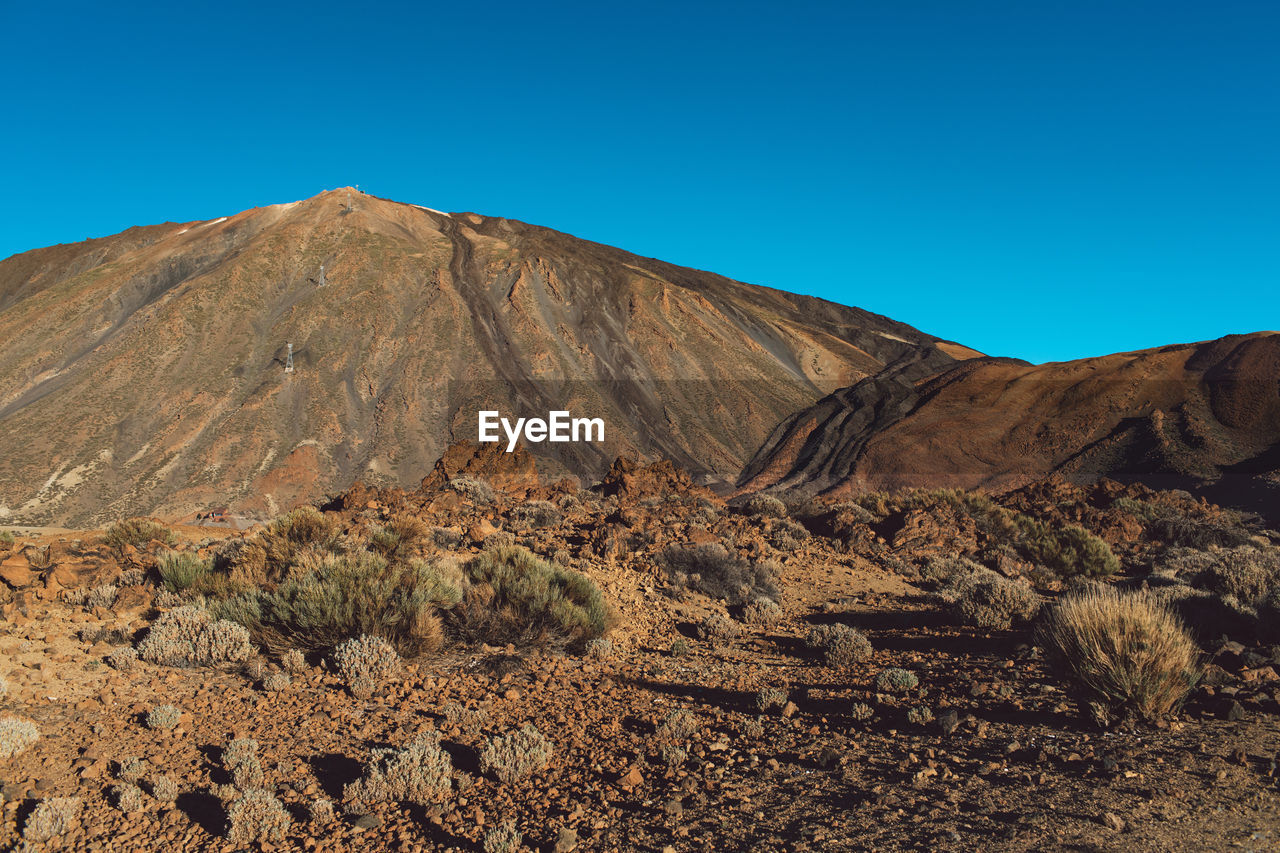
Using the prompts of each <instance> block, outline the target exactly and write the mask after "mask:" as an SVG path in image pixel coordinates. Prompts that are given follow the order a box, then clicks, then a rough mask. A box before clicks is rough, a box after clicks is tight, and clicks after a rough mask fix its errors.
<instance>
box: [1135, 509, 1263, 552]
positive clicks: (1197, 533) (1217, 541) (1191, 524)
mask: <svg viewBox="0 0 1280 853" xmlns="http://www.w3.org/2000/svg"><path fill="white" fill-rule="evenodd" d="M1146 532H1147V536H1148V537H1150V538H1152V539H1158V540H1160V541H1162V542H1164V543H1165V544H1167V545H1181V546H1185V547H1188V548H1200V549H1204V548H1210V547H1214V546H1225V547H1228V548H1230V547H1234V546H1238V545H1244V544H1247V543H1248V542H1249V539H1250V537H1251V536H1252V534H1251V533H1250V532H1249V530H1247V529H1245V528H1243V527H1240V526H1238V525H1236V524H1233V523H1231V520H1211V519H1205V518H1187V517H1185V516H1181V515H1177V514H1159V515H1157V516H1156V517H1155V518H1152V519H1150V520H1149V521H1148V523H1147V525H1146Z"/></svg>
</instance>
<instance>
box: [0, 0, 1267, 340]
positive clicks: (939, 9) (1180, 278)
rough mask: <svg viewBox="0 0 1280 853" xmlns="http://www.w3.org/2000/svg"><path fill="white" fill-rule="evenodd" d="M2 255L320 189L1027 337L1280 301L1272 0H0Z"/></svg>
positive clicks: (1190, 323) (967, 332)
mask: <svg viewBox="0 0 1280 853" xmlns="http://www.w3.org/2000/svg"><path fill="white" fill-rule="evenodd" d="M0 33H3V36H0V48H2V49H0V80H3V83H0V87H2V88H0V92H3V104H4V114H5V117H6V122H5V124H6V127H5V129H4V131H3V133H0V162H3V163H4V164H5V169H4V172H5V183H6V184H7V189H8V199H7V203H6V204H4V206H3V212H0V256H7V255H9V254H12V253H15V252H19V251H24V250H26V249H30V248H34V247H37V246H43V245H48V244H51V243H59V242H70V241H75V240H81V239H84V238H86V237H91V236H101V235H105V234H110V233H114V232H117V231H120V230H123V229H124V228H126V227H128V226H130V225H135V224H148V223H154V222H161V221H165V220H174V221H178V220H190V219H205V218H213V217H218V216H223V215H226V214H230V213H234V212H236V211H239V210H242V209H244V208H248V207H253V206H257V205H262V204H270V203H275V202H281V201H292V200H294V199H298V198H305V197H307V196H311V195H314V194H315V193H317V192H320V191H321V190H324V189H328V188H333V187H337V186H342V185H346V184H360V186H361V188H363V189H366V190H368V191H369V192H372V193H374V194H377V195H381V196H386V197H389V198H394V199H397V200H400V201H408V202H415V203H419V204H425V205H427V206H430V207H435V208H440V209H444V210H474V211H477V212H480V213H486V214H492V215H502V216H508V217H512V218H516V219H523V220H526V221H529V222H534V223H538V224H541V225H548V226H551V227H553V228H557V229H559V230H562V231H567V232H569V233H572V234H576V235H578V236H581V237H586V238H589V239H593V240H598V241H601V242H604V243H610V244H613V245H617V246H621V247H623V248H626V249H629V250H631V251H634V252H637V253H640V254H643V255H649V256H654V257H659V258H662V259H664V260H669V261H672V262H675V263H680V264H685V265H688V266H694V267H699V268H702V269H710V270H714V271H716V272H720V273H723V274H725V275H729V276H732V277H734V278H738V279H742V280H744V281H749V282H753V283H758V284H768V285H771V286H774V287H779V288H783V289H786V290H793V291H798V292H803V293H811V294H815V295H818V296H823V297H826V298H828V299H832V300H836V301H839V302H843V303H847V304H852V305H858V306H861V307H864V308H867V309H870V310H873V311H877V312H881V313H884V314H888V315H890V316H892V317H894V318H895V319H899V320H902V321H904V322H907V323H910V324H912V325H915V326H917V327H919V328H921V329H923V330H925V331H927V332H930V333H933V334H936V335H939V336H943V337H948V338H952V339H955V340H959V341H962V342H964V343H967V344H970V345H972V346H975V347H977V348H979V349H982V350H985V351H987V352H990V353H993V354H1002V355H1014V356H1019V357H1023V358H1027V359H1030V360H1033V361H1045V360H1058V359H1065V358H1074V357H1080V356H1087V355H1096V354H1100V353H1104V352H1112V351H1117V350H1126V349H1136V348H1140V347H1147V346H1154V345H1159V344H1163V343H1171V342H1177V341H1186V340H1199V339H1205V338H1211V337H1217V336H1219V335H1223V334H1227V333H1230V332H1245V331H1253V330H1258V329H1264V328H1270V329H1276V328H1280V48H1278V47H1277V45H1280V6H1277V5H1276V4H1275V3H1274V2H1234V1H1233V0H1219V2H1214V3H1207V2H1179V0H1163V2H1126V1H1125V0H1106V2H1104V1H1103V0H1074V2H1050V0H1008V2H984V0H971V2H964V3H961V2H956V0H933V2H919V0H883V2H878V3H860V2H844V3H835V2H832V3H813V2H807V0H793V2H787V3H778V4H762V3H753V2H734V3H719V2H715V3H697V2H680V3H668V2H655V3H646V4H635V5H631V6H629V7H628V8H622V6H621V5H618V4H610V3H601V2H599V0H594V2H590V3H587V2H573V3H557V2H537V3H535V2H519V3H515V2H511V3H508V2H490V3H475V4H472V3H450V4H442V3H423V2H415V3H404V4H389V3H382V4H377V3H374V4H359V3H343V4H336V3H330V2H324V1H323V0H316V2H308V3H299V2H283V3H281V2H261V0H259V2H255V3H242V2H235V1H234V0H233V2H218V3H209V2H185V3H184V2H166V3H164V4H158V3H155V4H152V3H128V2H125V3H101V2H92V3H87V2H67V3H57V4H39V3H34V2H17V0H11V1H10V2H0Z"/></svg>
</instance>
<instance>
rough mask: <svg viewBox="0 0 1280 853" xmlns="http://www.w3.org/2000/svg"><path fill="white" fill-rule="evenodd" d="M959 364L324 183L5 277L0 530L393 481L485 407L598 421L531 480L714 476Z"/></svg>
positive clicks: (600, 250) (254, 510)
mask: <svg viewBox="0 0 1280 853" xmlns="http://www.w3.org/2000/svg"><path fill="white" fill-rule="evenodd" d="M290 344H292V359H293V365H294V367H295V369H294V371H293V372H292V373H286V371H285V366H286V362H287V360H288V358H289V349H288V347H289V345H290ZM972 355H976V353H973V352H972V351H969V350H966V349H964V348H963V347H960V346H958V345H955V344H949V343H947V342H944V341H938V340H937V339H935V338H932V337H930V336H928V335H925V334H923V333H921V332H919V331H917V330H915V329H913V328H911V327H909V326H906V325H903V324H901V323H897V322H894V321H892V320H889V319H887V318H885V317H880V316H877V315H874V314H870V313H868V312H866V311H862V310H859V309H856V308H847V307H844V306H841V305H836V304H833V303H830V302H826V301H823V300H819V299H814V298H810V297H805V296H797V295H794V294H789V293H784V292H781V291H777V290H772V289H768V288H764V287H756V286H752V285H747V284H742V283H739V282H736V281H731V280H729V279H727V278H724V277H722V276H718V275H714V274H711V273H706V272H699V271H696V270H691V269H686V268H682V267H678V266H674V265H672V264H667V263H663V262H661V261H656V260H652V259H648V258H642V257H638V256H636V255H633V254H630V253H628V252H624V251H621V250H619V249H614V248H610V247H608V246H602V245H599V244H595V243H590V242H586V241H583V240H578V239H575V238H573V237H570V236H568V235H566V234H562V233H559V232H556V231H553V230H550V229H547V228H541V227H537V226H533V225H527V224H525V223H522V222H517V221H514V220H509V219H502V218H495V217H485V216H479V215H477V214H474V213H443V212H439V211H435V210H430V209H428V208H424V207H420V206H416V205H411V204H401V203H397V202H393V201H389V200H385V199H379V198H375V197H372V196H369V195H364V194H361V193H358V192H356V191H353V190H349V189H341V190H334V191H330V192H325V193H322V194H320V195H318V196H316V197H314V198H311V199H307V200H305V201H300V202H294V203H291V204H279V205H273V206H270V207H264V208H258V209H253V210H248V211H245V212H243V213H240V214H238V215H236V216H231V217H222V218H220V219H215V220H212V221H206V222H190V223H178V224H175V223H166V224H163V225H152V226H147V227H141V228H132V229H130V230H128V231H125V232H123V233H121V234H118V235H116V236H114V237H106V238H102V239H95V240H89V241H86V242H83V243H77V244H74V245H64V246H54V247H50V248H46V249H38V250H35V251H31V252H27V253H24V254H21V255H17V256H14V257H12V258H9V259H7V260H5V261H3V262H0V520H3V521H7V522H8V523H13V524H16V523H41V524H49V523H57V524H85V523H90V522H95V521H102V520H106V519H110V518H116V517H121V516H126V515H134V514H155V515H160V516H183V515H186V514H188V513H192V512H195V511H199V510H203V509H207V508H209V507H210V506H229V507H230V508H231V509H232V510H233V511H237V512H241V513H245V514H250V515H253V514H272V513H275V512H277V511H280V510H282V509H284V508H286V507H288V506H291V505H293V504H296V503H297V502H299V501H303V500H312V499H316V498H318V497H322V496H324V495H326V494H332V493H334V492H336V491H338V490H340V489H343V488H346V487H347V486H349V485H351V484H352V483H353V482H355V481H357V480H361V481H365V482H369V483H371V484H374V485H378V484H385V485H413V484H416V482H417V481H418V480H419V479H421V477H422V476H423V475H424V474H425V473H426V472H428V471H429V470H430V469H431V466H432V463H434V461H435V460H436V459H437V458H438V457H439V456H440V455H441V453H442V452H443V451H444V449H445V448H446V447H447V446H448V445H449V444H450V443H452V442H453V441H455V440H459V439H471V440H474V439H475V438H476V436H477V411H478V410H479V409H481V408H493V409H497V410H499V411H501V412H502V413H503V415H504V416H510V417H511V418H512V420H514V419H515V418H516V417H522V416H523V417H533V416H539V417H545V416H546V413H547V412H548V411H550V410H553V409H566V410H569V411H571V412H572V413H573V415H574V416H575V417H576V416H583V417H599V418H602V419H603V420H604V421H605V422H606V427H607V429H606V434H605V441H604V442H602V443H599V444H569V445H565V444H561V445H555V446H552V445H549V444H545V443H544V444H531V445H530V446H529V447H530V449H531V450H534V451H535V452H537V453H539V454H541V456H542V458H543V464H544V465H546V466H547V468H548V469H549V471H548V473H553V474H554V473H557V472H558V473H567V474H574V475H578V476H581V477H585V478H595V477H598V476H599V475H600V474H601V473H603V471H604V469H605V467H607V465H608V463H609V462H611V461H612V460H613V458H615V457H616V456H617V455H619V454H624V453H625V454H633V455H639V456H647V457H666V458H670V459H672V460H673V461H675V462H676V463H678V464H679V465H681V466H682V467H685V468H686V469H688V470H691V471H692V472H694V473H695V474H696V475H698V476H700V477H701V478H702V480H703V481H704V482H716V481H721V482H723V481H729V482H732V480H733V479H734V478H735V477H736V476H737V474H738V472H739V471H740V469H741V467H742V465H743V463H744V462H745V461H746V460H747V459H748V458H749V457H750V455H751V453H752V452H753V451H754V450H755V449H756V448H757V447H758V446H759V445H760V443H761V442H762V441H763V440H764V439H765V438H766V437H767V436H768V434H769V431H770V430H771V429H773V427H774V426H775V425H776V424H777V423H778V422H779V421H781V420H782V419H783V418H785V417H787V416H788V415H789V414H791V413H792V412H794V411H796V410H799V409H802V408H804V407H806V406H808V405H810V404H811V403H813V402H814V401H816V400H818V399H820V398H821V397H822V396H823V395H825V394H828V393H830V392H831V391H833V390H835V389H836V388H839V387H842V386H846V385H849V384H851V383H854V382H857V381H859V380H861V379H863V378H865V377H868V376H871V375H874V374H877V373H879V372H881V371H882V370H883V369H885V368H886V367H887V366H891V365H897V366H903V365H916V368H915V369H918V370H923V371H924V372H936V371H937V370H940V369H943V368H945V367H948V366H950V365H952V364H954V363H955V361H956V359H957V358H966V357H969V356H972Z"/></svg>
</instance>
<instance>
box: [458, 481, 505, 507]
mask: <svg viewBox="0 0 1280 853" xmlns="http://www.w3.org/2000/svg"><path fill="white" fill-rule="evenodd" d="M449 488H451V489H453V490H454V491H455V492H457V493H458V494H460V495H462V496H463V497H465V498H467V499H468V500H470V501H471V502H472V503H475V504H491V503H493V501H494V493H493V486H491V485H489V484H488V483H486V482H485V481H484V480H477V479H475V478H474V477H454V478H453V479H452V480H450V481H449Z"/></svg>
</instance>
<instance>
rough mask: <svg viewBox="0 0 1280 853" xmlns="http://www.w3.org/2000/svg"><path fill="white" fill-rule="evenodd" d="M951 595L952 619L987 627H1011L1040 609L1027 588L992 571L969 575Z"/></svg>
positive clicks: (1001, 628)
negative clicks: (953, 598) (953, 597)
mask: <svg viewBox="0 0 1280 853" xmlns="http://www.w3.org/2000/svg"><path fill="white" fill-rule="evenodd" d="M955 594H956V599H955V603H954V604H953V605H952V612H953V613H954V614H955V616H956V618H957V619H959V620H960V622H962V623H964V624H965V625H974V626H976V627H978V628H985V629H987V630H1004V629H1008V628H1011V627H1012V626H1013V624H1014V623H1015V622H1026V621H1028V620H1030V619H1032V618H1034V617H1035V615H1036V612H1037V611H1038V610H1039V609H1040V598H1039V596H1037V595H1036V593H1035V591H1034V590H1032V589H1031V587H1029V586H1027V585H1026V584H1021V583H1018V582H1017V581H1013V580H1009V579H1008V578H1005V577H1001V576H1000V575H998V574H996V573H995V572H986V573H984V574H980V575H976V576H971V577H970V578H969V579H968V582H966V583H964V584H963V585H962V586H960V587H958V588H956V589H955Z"/></svg>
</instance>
